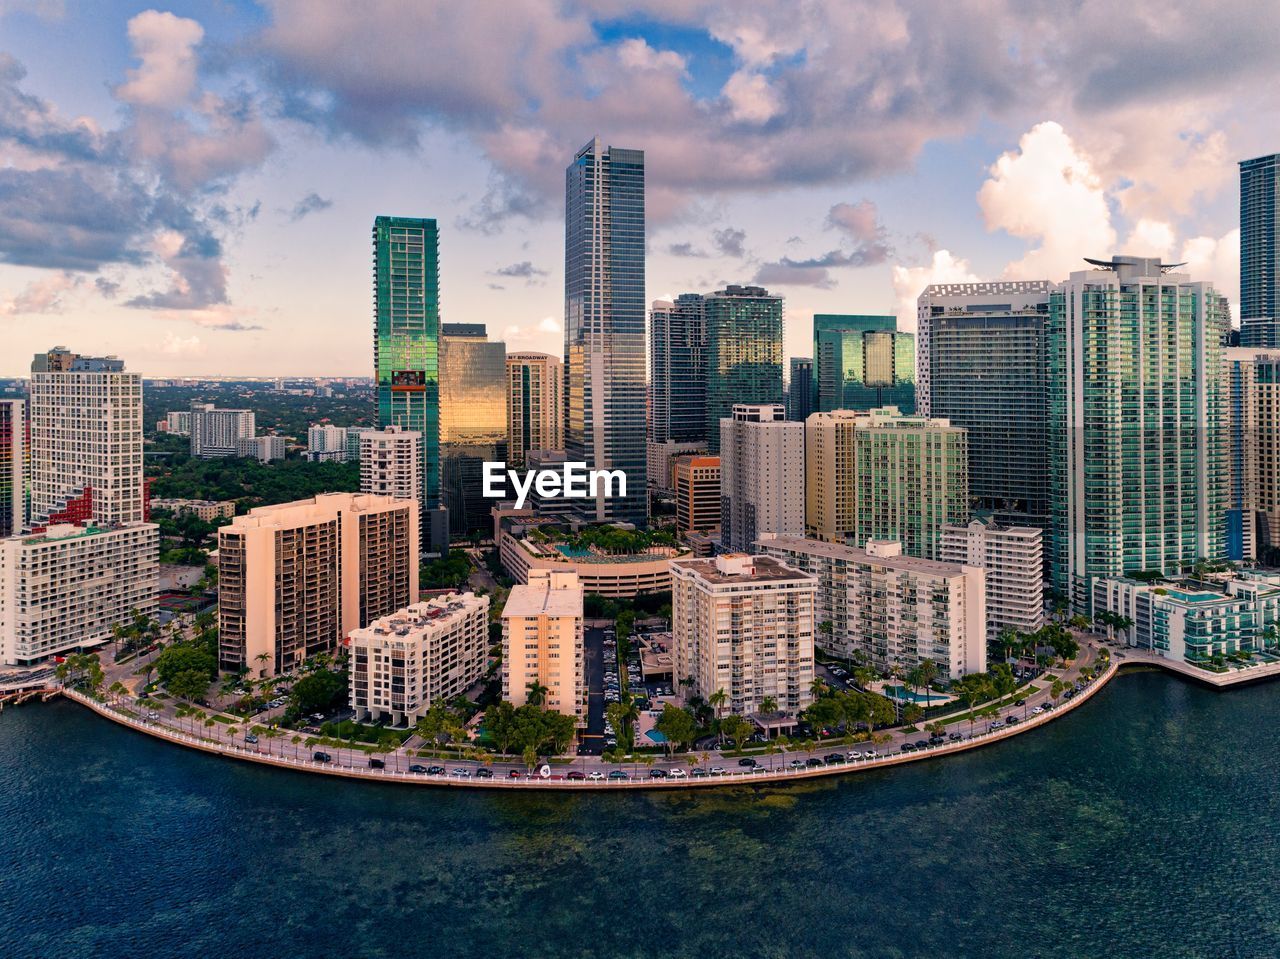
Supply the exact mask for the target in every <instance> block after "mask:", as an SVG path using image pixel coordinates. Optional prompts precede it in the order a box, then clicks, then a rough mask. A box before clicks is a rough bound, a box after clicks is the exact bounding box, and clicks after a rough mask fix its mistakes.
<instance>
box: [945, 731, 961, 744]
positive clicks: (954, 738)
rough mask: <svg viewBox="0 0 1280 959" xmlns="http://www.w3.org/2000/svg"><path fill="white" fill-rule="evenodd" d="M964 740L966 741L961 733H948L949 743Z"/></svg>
mask: <svg viewBox="0 0 1280 959" xmlns="http://www.w3.org/2000/svg"><path fill="white" fill-rule="evenodd" d="M962 739H964V736H962V735H961V734H960V733H947V741H948V742H953V743H958V742H960V740H962Z"/></svg>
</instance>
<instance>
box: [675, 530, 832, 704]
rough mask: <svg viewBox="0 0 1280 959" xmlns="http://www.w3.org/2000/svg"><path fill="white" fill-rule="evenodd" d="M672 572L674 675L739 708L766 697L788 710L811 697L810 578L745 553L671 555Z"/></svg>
mask: <svg viewBox="0 0 1280 959" xmlns="http://www.w3.org/2000/svg"><path fill="white" fill-rule="evenodd" d="M671 571H672V592H671V606H672V649H673V652H674V660H675V662H674V666H675V678H676V681H677V682H683V681H685V680H691V687H690V691H691V692H692V693H694V694H696V695H698V696H701V697H702V698H703V699H710V697H711V696H713V695H715V694H716V693H717V692H718V691H720V690H724V692H725V694H726V696H727V697H728V704H727V705H728V708H729V710H730V711H731V712H734V713H737V714H740V715H748V714H751V713H757V712H759V711H760V708H761V703H762V702H763V701H764V700H766V699H772V700H774V702H776V703H777V708H778V709H779V710H782V711H784V712H789V713H793V714H794V713H798V712H799V711H800V710H802V709H804V708H805V707H806V706H808V705H809V703H810V702H812V700H813V693H812V690H811V686H812V683H813V642H814V631H815V629H816V626H817V623H816V621H815V619H814V612H815V600H816V593H817V589H818V583H817V580H816V579H815V577H813V576H810V575H809V574H808V573H804V572H801V571H799V570H797V569H794V568H792V567H790V566H787V565H786V564H785V563H783V562H781V561H780V560H778V559H776V558H774V557H771V556H751V555H748V554H745V553H736V554H724V555H720V556H717V557H715V558H714V559H681V560H675V561H674V562H672V564H671Z"/></svg>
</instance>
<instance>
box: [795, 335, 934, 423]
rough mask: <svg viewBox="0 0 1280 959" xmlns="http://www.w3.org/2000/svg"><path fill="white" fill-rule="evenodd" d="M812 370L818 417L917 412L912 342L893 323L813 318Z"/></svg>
mask: <svg viewBox="0 0 1280 959" xmlns="http://www.w3.org/2000/svg"><path fill="white" fill-rule="evenodd" d="M813 365H814V376H815V378H816V380H817V392H816V400H817V407H816V409H817V410H819V411H822V412H828V411H830V410H869V409H872V408H874V407H880V406H896V407H898V409H900V410H902V411H903V412H905V413H914V412H915V410H916V384H915V377H916V374H915V365H916V352H915V337H913V336H912V335H911V334H910V333H899V332H898V319H897V317H894V316H877V315H862V314H855V315H846V314H840V313H815V314H814V317H813Z"/></svg>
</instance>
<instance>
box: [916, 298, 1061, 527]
mask: <svg viewBox="0 0 1280 959" xmlns="http://www.w3.org/2000/svg"><path fill="white" fill-rule="evenodd" d="M1050 287H1051V284H1050V283H1049V282H1048V281H1047V280H1016V281H1009V282H996V283H943V284H936V285H933V286H929V287H927V288H926V289H925V291H924V293H922V294H921V295H920V299H919V301H918V314H917V323H918V326H917V345H918V346H919V353H918V355H917V377H916V391H917V405H918V407H919V411H920V413H921V415H923V416H938V417H944V418H946V419H948V420H950V422H951V424H952V425H953V426H962V427H964V428H965V429H966V430H968V432H969V495H970V496H971V497H972V501H973V505H974V508H975V509H976V510H978V511H980V512H983V513H989V514H992V515H994V516H995V517H996V518H997V519H998V520H999V521H1000V522H1005V523H1010V524H1012V525H1031V526H1038V527H1041V528H1044V527H1045V526H1047V525H1048V521H1049V484H1048V478H1047V474H1048V465H1049V463H1048V442H1047V437H1046V432H1045V431H1046V429H1047V421H1046V417H1047V403H1048V385H1047V380H1046V374H1047V368H1048V364H1047V357H1046V339H1045V337H1046V331H1047V327H1048V321H1049V291H1050Z"/></svg>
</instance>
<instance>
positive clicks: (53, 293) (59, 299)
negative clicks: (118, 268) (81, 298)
mask: <svg viewBox="0 0 1280 959" xmlns="http://www.w3.org/2000/svg"><path fill="white" fill-rule="evenodd" d="M83 284H84V278H83V277H81V276H78V275H76V274H74V273H70V272H65V271H64V272H61V273H51V274H50V275H48V276H45V277H41V278H40V279H37V280H33V281H32V282H31V283H29V284H27V286H26V287H24V288H23V289H22V290H20V291H19V292H18V293H16V294H14V295H13V296H6V295H5V294H3V293H0V316H30V315H32V314H37V313H61V312H63V310H64V309H65V308H66V297H67V294H69V293H71V292H72V291H74V290H78V289H79V288H80V287H81V286H82V285H83Z"/></svg>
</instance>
